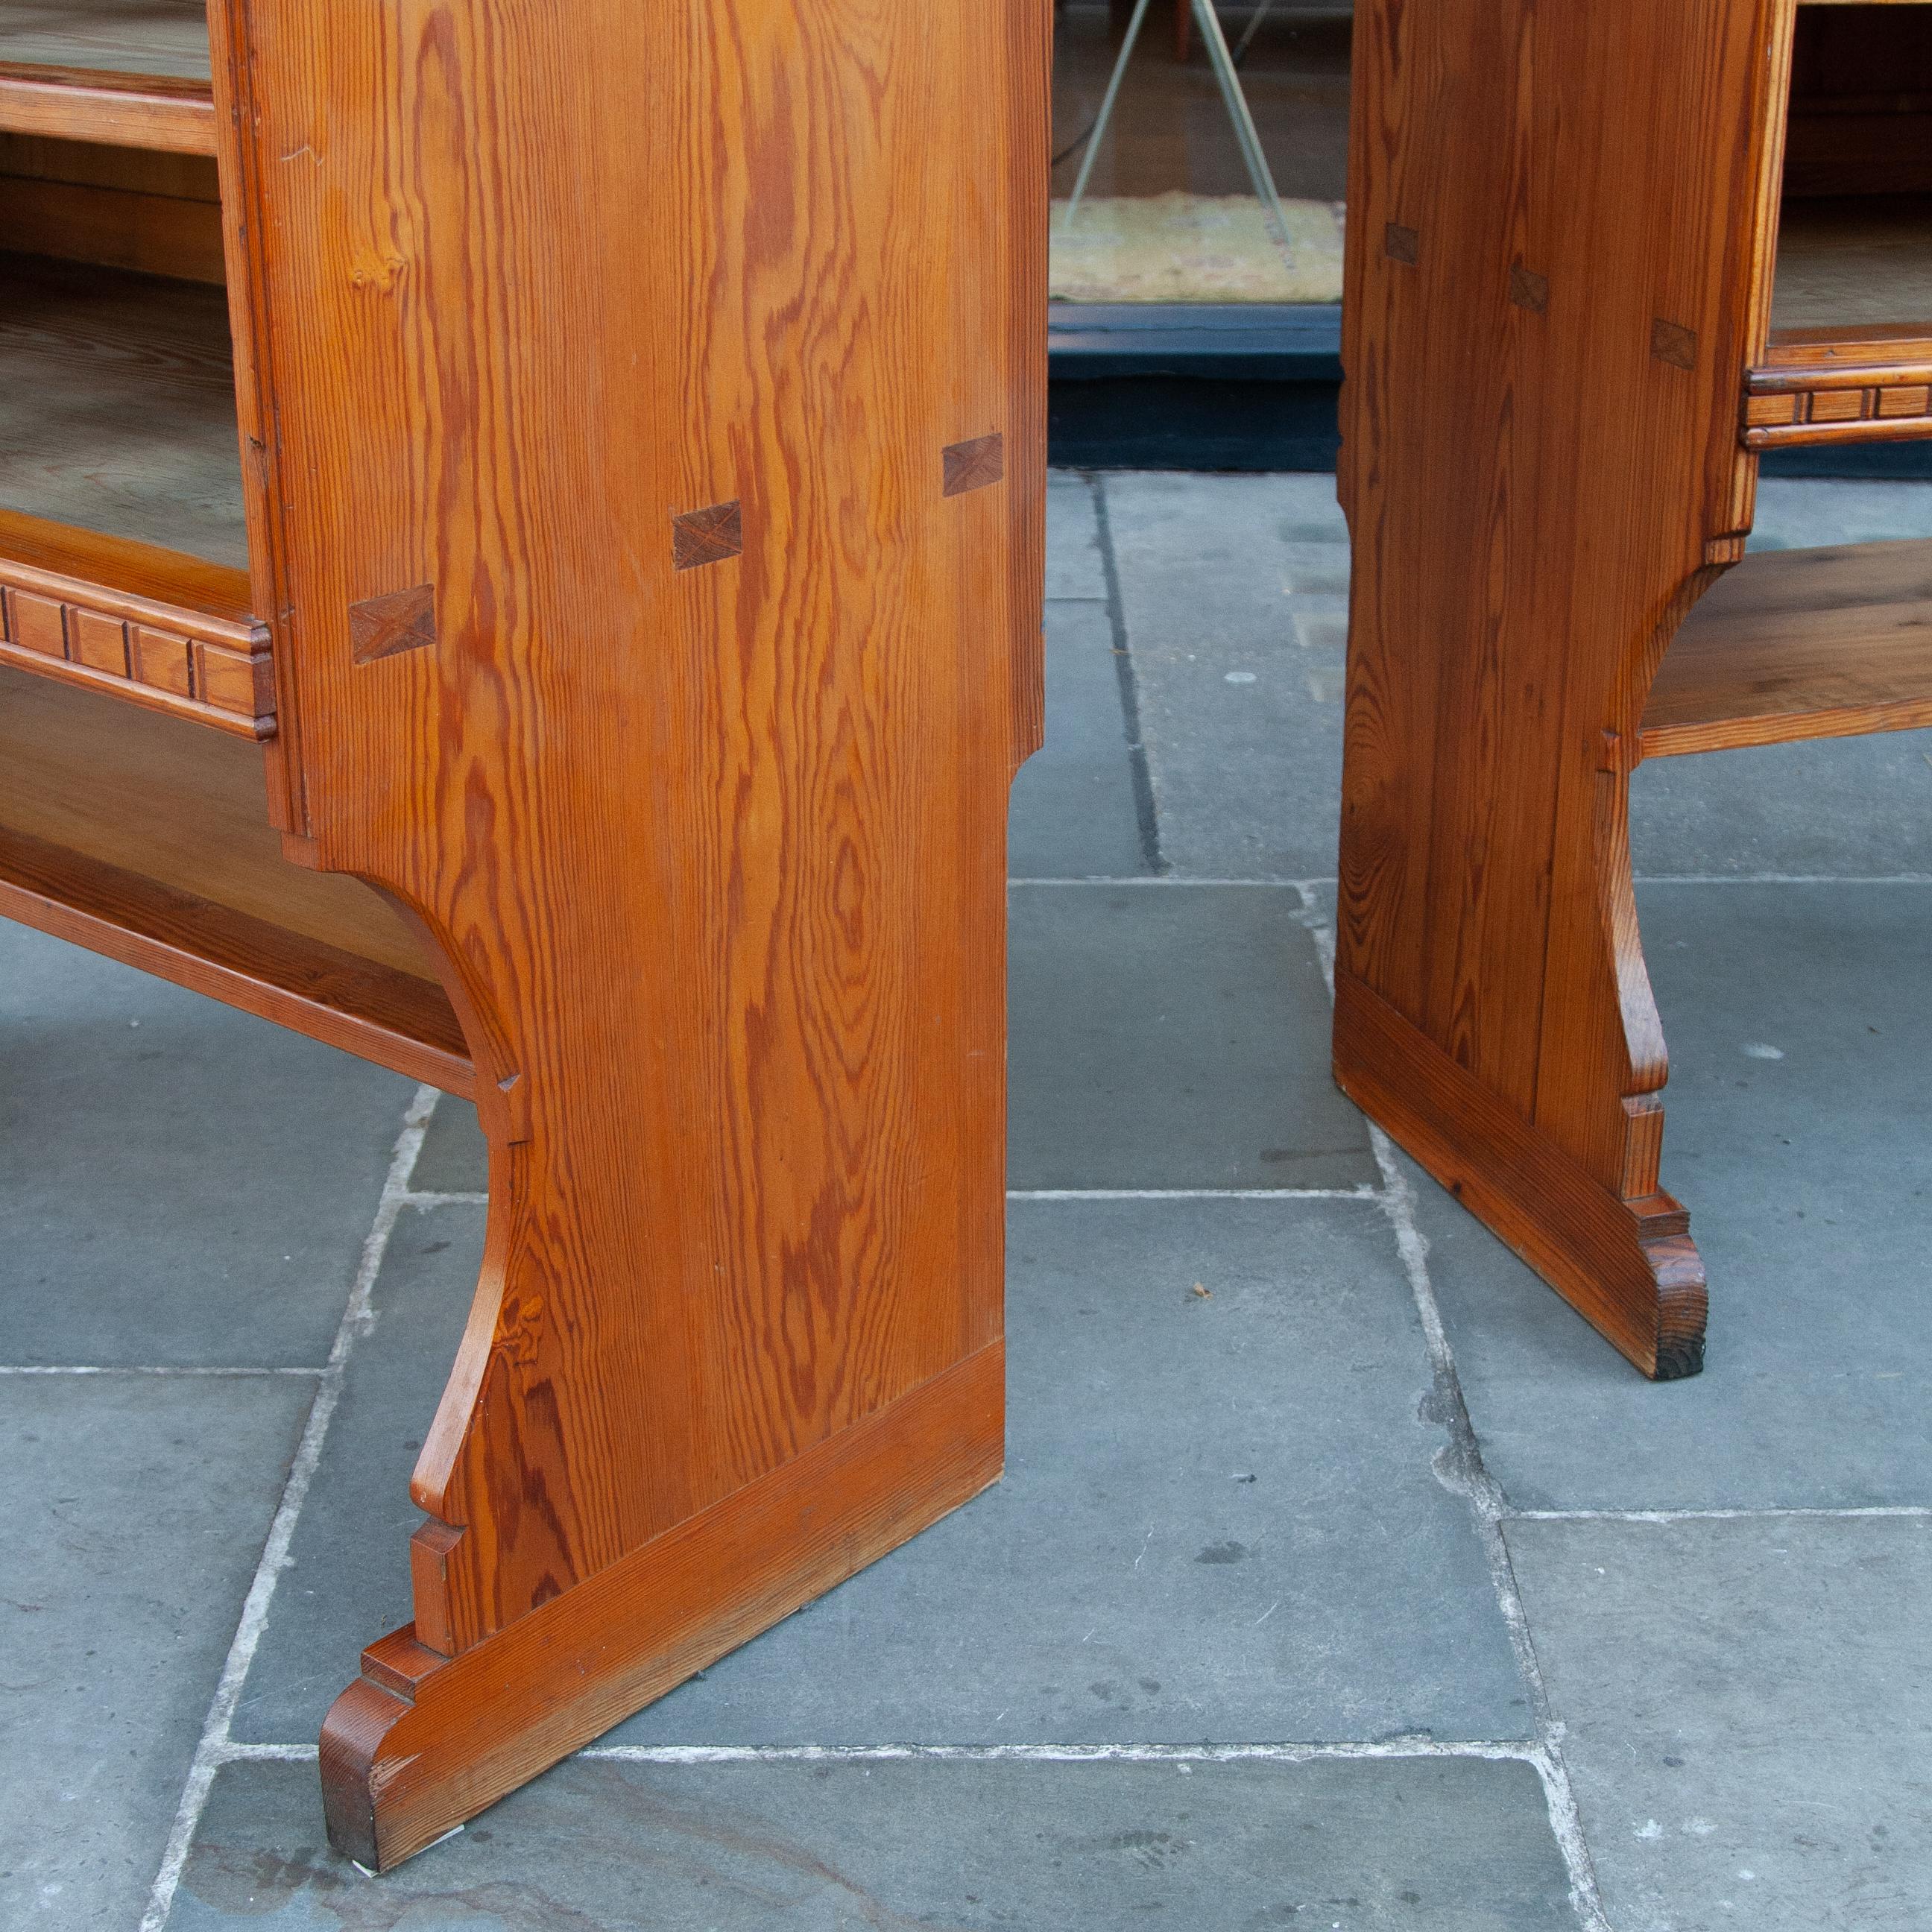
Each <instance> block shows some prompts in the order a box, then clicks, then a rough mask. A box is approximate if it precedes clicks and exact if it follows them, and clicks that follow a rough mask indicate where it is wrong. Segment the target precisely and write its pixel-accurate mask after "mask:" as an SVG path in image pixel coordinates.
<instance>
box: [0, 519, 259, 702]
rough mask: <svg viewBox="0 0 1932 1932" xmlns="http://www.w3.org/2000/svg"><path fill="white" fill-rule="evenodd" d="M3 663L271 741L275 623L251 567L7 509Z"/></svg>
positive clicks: (0, 570)
mask: <svg viewBox="0 0 1932 1932" xmlns="http://www.w3.org/2000/svg"><path fill="white" fill-rule="evenodd" d="M0 663H4V664H11V665H13V666H14V667H16V668H17V669H18V670H29V671H34V672H37V673H39V674H40V675H41V676H46V677H53V678H58V679H62V680H64V681H65V682H68V683H70V684H78V685H87V686H89V687H91V688H94V689H95V690H99V691H107V692H109V693H111V694H113V695H114V696H115V697H124V698H127V699H128V700H130V701H132V702H133V703H136V704H142V705H146V706H148V707H150V708H151V709H154V710H157V711H167V712H173V713H175V715H178V716H180V717H184V718H193V719H194V720H195V721H196V722H198V723H200V724H212V725H214V727H216V728H217V730H223V731H232V732H234V733H236V734H237V735H238V736H242V737H245V738H257V739H260V738H268V737H272V736H274V734H275V672H274V666H273V664H272V661H271V659H270V657H269V632H268V628H267V626H266V625H264V624H263V623H261V622H259V621H258V620H257V619H256V618H255V617H254V616H252V615H251V614H250V611H249V602H248V576H247V574H246V573H245V572H244V571H239V570H231V569H229V568H228V567H227V566H226V565H223V564H217V563H205V562H202V560H201V559H199V558H198V557H191V556H182V555H181V553H180V552H178V551H177V550H160V549H158V548H157V547H154V545H152V544H136V543H128V542H126V541H124V540H123V539H121V538H118V537H104V536H98V535H95V534H94V533H93V532H92V531H89V530H77V529H70V528H69V527H68V526H66V525H65V524H62V523H46V522H44V521H43V520H41V519H40V518H39V517H28V516H23V515H21V514H20V513H19V512H18V511H12V510H0Z"/></svg>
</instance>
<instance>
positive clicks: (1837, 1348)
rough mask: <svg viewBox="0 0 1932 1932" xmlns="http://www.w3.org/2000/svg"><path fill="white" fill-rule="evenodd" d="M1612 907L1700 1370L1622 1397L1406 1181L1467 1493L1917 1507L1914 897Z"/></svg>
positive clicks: (1930, 1312)
mask: <svg viewBox="0 0 1932 1932" xmlns="http://www.w3.org/2000/svg"><path fill="white" fill-rule="evenodd" d="M1639 897H1640V914H1641V916H1642V919H1643V930H1644V935H1645V939H1646V951H1647V953H1648V955H1649V959H1650V963H1651V970H1652V980H1653V983H1654V984H1655V990H1656V994H1657V998H1658V1006H1659V1008H1660V1010H1661V1013H1662V1014H1663V1016H1664V1037H1665V1039H1666V1040H1667V1042H1668V1043H1669V1045H1670V1054H1671V1078H1670V1085H1669V1086H1668V1087H1667V1088H1666V1089H1665V1090H1664V1185H1665V1187H1667V1188H1668V1189H1669V1190H1670V1191H1671V1192H1672V1193H1675V1194H1676V1195H1677V1196H1678V1197H1679V1199H1681V1200H1682V1201H1683V1202H1685V1205H1687V1206H1688V1208H1690V1211H1691V1232H1693V1234H1694V1235H1696V1237H1697V1241H1698V1244H1699V1247H1700V1251H1701V1252H1702V1253H1703V1257H1704V1264H1705V1267H1706V1271H1708V1273H1709V1277H1710V1282H1711V1325H1710V1347H1709V1355H1708V1356H1707V1358H1706V1362H1707V1366H1706V1370H1705V1372H1704V1373H1703V1375H1702V1376H1698V1377H1696V1378H1694V1379H1692V1380H1691V1381H1688V1382H1679V1383H1670V1384H1667V1385H1663V1386H1661V1387H1660V1386H1657V1385H1652V1384H1651V1383H1649V1382H1645V1381H1644V1380H1643V1378H1642V1377H1641V1376H1639V1375H1638V1374H1637V1372H1636V1371H1635V1370H1633V1369H1631V1367H1629V1366H1628V1364H1626V1363H1625V1362H1624V1361H1623V1360H1622V1358H1621V1357H1620V1356H1619V1355H1617V1354H1616V1352H1614V1351H1613V1349H1611V1348H1610V1346H1608V1344H1607V1343H1604V1341H1603V1340H1601V1338H1600V1337H1598V1335H1597V1334H1596V1333H1595V1331H1594V1330H1592V1329H1591V1328H1589V1327H1588V1326H1587V1325H1586V1324H1585V1323H1584V1322H1583V1320H1582V1319H1581V1318H1580V1316H1577V1315H1575V1314H1574V1313H1572V1312H1571V1310H1570V1309H1569V1307H1568V1305H1567V1304H1565V1303H1564V1302H1562V1301H1561V1300H1559V1298H1558V1297H1557V1296H1556V1295H1555V1294H1553V1292H1551V1291H1550V1289H1547V1288H1546V1287H1545V1286H1544V1285H1543V1283H1541V1281H1540V1280H1538V1278H1537V1277H1535V1275H1533V1274H1531V1272H1530V1271H1529V1269H1527V1268H1525V1267H1523V1265H1522V1264H1521V1263H1520V1262H1517V1261H1516V1260H1515V1259H1514V1257H1512V1256H1510V1255H1509V1254H1508V1253H1507V1252H1506V1251H1505V1250H1504V1249H1503V1248H1502V1245H1501V1244H1499V1242H1497V1241H1495V1240H1494V1239H1493V1237H1491V1236H1490V1235H1489V1234H1488V1233H1487V1232H1485V1231H1484V1229H1482V1227H1481V1226H1480V1224H1478V1223H1477V1222H1476V1221H1475V1220H1474V1218H1473V1217H1471V1216H1469V1215H1468V1214H1465V1213H1464V1212H1463V1210H1462V1209H1461V1208H1459V1207H1458V1206H1457V1205H1456V1204H1455V1203H1454V1202H1452V1201H1451V1200H1450V1199H1449V1198H1448V1196H1446V1195H1445V1194H1444V1193H1442V1190H1440V1189H1439V1188H1438V1187H1436V1185H1435V1184H1434V1183H1433V1182H1432V1181H1428V1180H1427V1179H1426V1178H1419V1179H1418V1182H1417V1196H1418V1210H1419V1219H1420V1222H1421V1227H1422V1229H1423V1231H1424V1233H1425V1234H1426V1235H1427V1236H1428V1238H1429V1240H1430V1244H1431V1255H1430V1273H1431V1276H1432V1278H1433V1281H1434V1283H1435V1286H1436V1295H1437V1297H1438V1298H1439V1301H1441V1303H1442V1310H1443V1313H1444V1316H1445V1320H1446V1322H1447V1323H1448V1329H1449V1334H1450V1337H1451V1341H1452V1343H1454V1348H1455V1351H1456V1358H1457V1366H1458V1368H1459V1370H1460V1376H1461V1379H1462V1383H1463V1394H1464V1397H1465V1399H1466V1401H1467V1403H1468V1405H1469V1413H1470V1416H1471V1418H1472V1421H1473V1422H1474V1424H1475V1428H1476V1431H1477V1433H1478V1436H1479V1437H1480V1438H1481V1442H1482V1445H1483V1454H1484V1460H1485V1461H1486V1463H1487V1466H1488V1468H1489V1470H1490V1474H1491V1475H1493V1476H1495V1477H1496V1478H1497V1480H1498V1481H1500V1482H1501V1483H1502V1485H1503V1487H1504V1488H1505V1490H1506V1492H1507V1493H1508V1496H1509V1497H1510V1499H1511V1502H1514V1504H1515V1505H1517V1506H1518V1507H1520V1508H1563V1509H1574V1508H1592V1509H1661V1508H1784V1507H1792V1506H1796V1505H1808V1506H1817V1507H1847V1506H1849V1507H1861V1506H1864V1505H1872V1504H1892V1503H1909V1504H1926V1503H1932V1297H1928V1296H1927V1295H1926V1293H1925V1265H1924V1256H1925V1251H1926V1247H1927V1241H1928V1238H1932V1165H1928V1161H1927V1149H1928V1148H1932V1086H1928V1084H1927V1079H1926V1070H1927V1067H1932V1002H1928V1001H1927V997H1926V993H1927V985H1928V976H1927V968H1928V965H1932V886H1746V885H1723V886H1646V887H1644V888H1643V889H1642V890H1641V891H1640V895H1639ZM1774 1056H1775V1057H1774Z"/></svg>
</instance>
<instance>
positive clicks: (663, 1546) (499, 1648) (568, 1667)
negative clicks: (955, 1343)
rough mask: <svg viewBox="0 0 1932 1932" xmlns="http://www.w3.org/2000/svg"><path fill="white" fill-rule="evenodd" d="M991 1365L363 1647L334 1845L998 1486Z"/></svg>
mask: <svg viewBox="0 0 1932 1932" xmlns="http://www.w3.org/2000/svg"><path fill="white" fill-rule="evenodd" d="M1005 1366H1006V1364H1005V1351H1004V1346H1003V1345H1001V1344H1000V1343H995V1344H993V1345H992V1346H989V1347H988V1348H985V1349H981V1350H980V1351H979V1352H978V1353H977V1354H976V1355H971V1356H969V1357H968V1358H967V1359H966V1360H965V1361H962V1362H961V1363H959V1364H958V1365H957V1366H956V1367H953V1368H952V1369H950V1370H947V1372H946V1373H944V1374H943V1375H941V1376H936V1377H935V1379H933V1380H932V1381H931V1382H927V1383H926V1384H924V1385H922V1387H920V1388H916V1389H915V1390H913V1391H912V1392H911V1394H908V1395H906V1396H904V1397H901V1398H900V1399H899V1400H898V1401H897V1402H895V1403H892V1404H891V1405H889V1406H888V1407H886V1408H884V1409H880V1410H877V1411H876V1412H874V1413H873V1414H872V1415H869V1416H868V1417H867V1418H865V1420H864V1421H862V1422H859V1423H857V1424H854V1425H853V1427H850V1428H849V1429H847V1430H842V1431H841V1432H840V1433H838V1435H836V1436H832V1437H830V1438H829V1439H827V1440H826V1441H825V1442H822V1443H820V1445H817V1447H816V1448H813V1449H811V1450H808V1451H806V1452H805V1454H803V1455H802V1456H800V1457H797V1458H796V1460H793V1461H792V1462H790V1463H787V1464H785V1465H784V1466H782V1467H781V1468H779V1469H775V1470H773V1471H772V1472H771V1473H770V1474H769V1475H766V1476H763V1477H761V1478H759V1479H758V1480H757V1481H755V1482H753V1483H751V1484H748V1485H747V1486H746V1487H745V1488H743V1489H741V1490H736V1491H735V1492H734V1493H733V1494H732V1495H730V1496H727V1497H726V1498H725V1499H724V1500H723V1501H722V1502H718V1503H716V1504H714V1505H712V1507H711V1508H709V1509H708V1510H706V1511H703V1512H702V1513H700V1514H699V1515H697V1516H696V1517H692V1518H691V1520H688V1522H685V1523H680V1524H679V1526H677V1527H676V1529H673V1530H671V1531H670V1532H667V1534H665V1535H662V1536H661V1537H658V1538H656V1539H655V1540H654V1541H652V1542H649V1543H647V1544H644V1545H643V1547H641V1548H639V1549H637V1550H633V1551H632V1552H631V1553H630V1554H629V1555H628V1556H625V1557H623V1558H622V1559H619V1561H618V1562H616V1563H613V1564H612V1565H610V1567H609V1568H607V1569H604V1570H603V1571H599V1572H598V1574H596V1575H595V1576H593V1577H587V1578H586V1579H585V1580H583V1582H582V1583H577V1584H574V1585H573V1586H571V1588H570V1589H567V1590H565V1592H563V1593H562V1595H559V1596H556V1597H553V1598H551V1599H550V1601H548V1602H547V1603H545V1604H541V1605H540V1606H539V1607H538V1608H536V1609H535V1610H532V1611H530V1612H529V1613H528V1614H527V1615H526V1616H523V1617H520V1618H519V1619H517V1621H516V1622H514V1623H511V1624H509V1625H506V1626H505V1628H502V1630H499V1631H496V1632H495V1633H494V1634H493V1635H490V1636H489V1637H484V1639H483V1640H481V1642H479V1643H475V1644H473V1645H472V1646H470V1647H469V1649H466V1650H464V1651H463V1652H460V1654H459V1655H456V1656H454V1657H446V1656H444V1655H442V1654H441V1653H440V1652H437V1651H435V1650H433V1649H431V1648H429V1647H428V1646H427V1645H425V1644H423V1643H419V1642H418V1641H417V1639H416V1626H415V1625H406V1626H405V1627H404V1628H403V1629H401V1630H399V1631H395V1632H394V1633H392V1634H391V1635H389V1636H388V1637H384V1638H383V1640H381V1642H380V1643H375V1644H372V1645H371V1646H370V1647H369V1649H368V1650H366V1651H365V1652H364V1653H363V1655H362V1676H361V1677H360V1678H359V1679H358V1680H357V1681H356V1682H355V1683H353V1684H352V1685H350V1687H349V1688H348V1689H347V1690H346V1691H344V1692H343V1694H342V1695H341V1697H338V1699H337V1700H335V1706H334V1708H333V1709H332V1710H331V1711H330V1712H329V1718H328V1721H327V1722H326V1724H324V1725H323V1733H322V1782H323V1799H324V1802H325V1805H326V1808H327V1812H328V1818H329V1841H330V1842H331V1843H332V1844H334V1845H335V1847H336V1849H338V1851H341V1852H344V1853H346V1854H347V1855H348V1856H349V1857H350V1858H354V1859H356V1861H358V1862H359V1864H364V1865H366V1866H368V1867H369V1868H370V1869H371V1870H374V1871H387V1870H389V1869H390V1868H391V1867H393V1866H395V1865H397V1864H401V1861H403V1860H404V1859H405V1858H408V1857H409V1856H410V1855H411V1854H412V1853H413V1852H419V1851H421V1850H422V1849H423V1848H424V1847H425V1846H427V1845H431V1844H433V1843H435V1841H437V1839H438V1838H441V1837H443V1835H445V1834H446V1832H449V1831H451V1830H452V1829H454V1828H455V1826H458V1825H460V1824H461V1823H463V1821H464V1820H466V1819H468V1818H472V1817H475V1815H476V1814H477V1813H478V1812H479V1811H482V1810H484V1808H486V1807H487V1806H488V1805H492V1804H493V1803H494V1802H496V1799H499V1798H500V1797H502V1796H503V1795H504V1794H505V1793H506V1792H508V1791H511V1790H514V1788H515V1787H517V1785H519V1784H523V1782H524V1781H526V1779H528V1778H534V1777H535V1775H537V1773H538V1772H541V1771H543V1770H545V1769H547V1768H548V1767H549V1766H551V1765H553V1764H554V1763H556V1762H557V1760H559V1758H562V1757H566V1756H568V1754H569V1753H570V1752H571V1751H575V1750H576V1749H577V1748H578V1747H579V1746H580V1745H584V1744H587V1743H588V1742H589V1741H590V1740H591V1739H593V1738H595V1737H596V1736H598V1734H599V1733H601V1732H604V1731H606V1730H608V1729H609V1728H610V1727H611V1726H612V1725H613V1724H616V1723H618V1722H619V1721H621V1720H622V1719H623V1718H626V1717H628V1716H629V1715H631V1712H634V1711H636V1710H637V1709H640V1708H641V1707H642V1706H644V1705H646V1704H647V1703H649V1702H650V1701H651V1700H652V1699H653V1698H655V1697H661V1696H662V1695H663V1694H664V1693H665V1692H666V1691H669V1690H670V1689H672V1688H673V1687H674V1686H675V1685H678V1684H680V1683H682V1682H683V1681H684V1680H685V1679H686V1678H688V1677H689V1676H691V1674H692V1673H694V1672H696V1671H699V1670H703V1669H704V1668H705V1667H706V1666H707V1665H709V1664H712V1663H714V1662H715V1661H716V1660H717V1659H718V1658H720V1657H721V1656H722V1655H724V1653H725V1652H727V1651H728V1650H731V1649H735V1648H736V1646H738V1645H739V1644H741V1643H744V1642H745V1640H747V1639H748V1638H750V1637H754V1636H756V1635H757V1634H758V1632H759V1631H762V1630H764V1629H766V1628H769V1626H770V1625H772V1624H775V1623H776V1622H779V1621H780V1620H781V1619H783V1618H784V1617H787V1616H790V1614H791V1613H792V1612H793V1610H797V1609H799V1607H801V1606H802V1605H803V1604H806V1603H808V1602H810V1601H811V1599H812V1598H814V1597H817V1596H819V1595H821V1594H823V1592H825V1591H826V1590H829V1589H831V1588H832V1586H834V1585H835V1584H836V1583H842V1582H843V1581H844V1580H845V1578H847V1577H850V1575H852V1574H853V1573H854V1572H855V1571H859V1570H861V1569H863V1568H865V1565H867V1564H868V1563H870V1562H873V1561H874V1560H875V1559H877V1558H878V1557H880V1556H883V1555H884V1554H885V1553H886V1551H888V1550H891V1549H892V1548H894V1547H896V1546H897V1545H898V1544H901V1543H903V1542H904V1541H906V1539H907V1538H909V1537H911V1536H913V1535H916V1534H917V1533H918V1532H919V1531H920V1530H922V1529H925V1528H926V1526H927V1525H928V1524H929V1523H933V1522H935V1521H936V1520H938V1518H939V1517H942V1516H944V1515H945V1514H947V1512H948V1511H951V1510H953V1509H956V1508H958V1507H959V1505H960V1504H962V1503H963V1502H967V1501H968V1499H970V1498H971V1497H973V1496H977V1494H978V1493H980V1490H983V1489H985V1488H986V1487H988V1485H989V1484H992V1483H994V1482H996V1481H998V1478H999V1475H1000V1471H1001V1458H1002V1453H1003V1451H1002V1430H1001V1421H1002V1415H1003V1406H1004V1387H1005ZM426 1529H427V1530H428V1532H429V1533H430V1534H431V1536H432V1538H436V1537H446V1535H447V1532H445V1531H443V1529H442V1528H441V1526H438V1525H434V1524H432V1525H429V1526H426Z"/></svg>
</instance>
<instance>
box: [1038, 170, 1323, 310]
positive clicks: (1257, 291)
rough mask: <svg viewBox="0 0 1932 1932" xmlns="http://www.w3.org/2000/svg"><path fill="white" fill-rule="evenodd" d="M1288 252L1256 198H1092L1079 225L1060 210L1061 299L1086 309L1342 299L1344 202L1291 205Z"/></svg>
mask: <svg viewBox="0 0 1932 1932" xmlns="http://www.w3.org/2000/svg"><path fill="white" fill-rule="evenodd" d="M1282 210H1283V213H1284V214H1286V216H1287V217H1288V230H1289V242H1290V243H1291V245H1292V246H1291V248H1290V249H1289V252H1288V253H1287V254H1286V255H1284V254H1283V250H1282V247H1281V245H1280V242H1278V241H1277V239H1275V236H1274V229H1272V228H1271V226H1270V225H1269V223H1268V220H1267V219H1266V217H1265V216H1264V215H1263V214H1262V206H1261V203H1260V202H1259V201H1256V200H1255V199H1253V197H1252V196H1248V195H1201V194H1188V193H1185V192H1184V191H1183V190H1180V189H1178V188H1176V189H1174V190H1171V191H1170V192H1169V193H1166V194H1157V195H1147V196H1135V197H1131V198H1130V197H1127V196H1091V195H1090V196H1088V198H1087V199H1085V201H1083V202H1082V203H1081V204H1080V212H1079V215H1078V216H1077V217H1076V219H1075V220H1074V222H1073V226H1071V227H1069V226H1068V225H1067V204H1066V202H1064V201H1056V202H1055V203H1054V204H1053V236H1052V275H1053V299H1054V300H1055V301H1056V302H1340V300H1341V299H1342V204H1341V203H1340V202H1338V201H1337V202H1329V201H1285V202H1283V203H1282Z"/></svg>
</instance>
